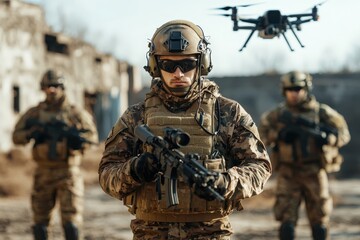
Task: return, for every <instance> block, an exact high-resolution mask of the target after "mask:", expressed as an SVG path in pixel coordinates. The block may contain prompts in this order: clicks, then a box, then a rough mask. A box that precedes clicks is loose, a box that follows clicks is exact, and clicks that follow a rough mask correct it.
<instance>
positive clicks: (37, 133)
mask: <svg viewBox="0 0 360 240" xmlns="http://www.w3.org/2000/svg"><path fill="white" fill-rule="evenodd" d="M47 138H48V135H47V134H46V133H45V131H44V128H42V127H38V126H36V127H32V128H31V130H30V133H29V135H28V139H29V140H30V139H34V140H35V143H37V144H38V143H43V142H45V140H46V139H47Z"/></svg>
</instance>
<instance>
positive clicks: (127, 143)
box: [99, 80, 271, 199]
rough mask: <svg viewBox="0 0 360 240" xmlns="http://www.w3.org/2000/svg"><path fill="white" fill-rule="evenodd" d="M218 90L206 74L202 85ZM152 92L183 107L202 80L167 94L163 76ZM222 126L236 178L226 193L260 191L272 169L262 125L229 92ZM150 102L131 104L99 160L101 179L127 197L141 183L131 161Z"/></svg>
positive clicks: (221, 145)
mask: <svg viewBox="0 0 360 240" xmlns="http://www.w3.org/2000/svg"><path fill="white" fill-rule="evenodd" d="M205 88H207V90H212V91H217V90H218V86H217V85H216V84H215V83H213V82H211V81H209V80H204V81H203V84H202V90H205ZM151 92H152V94H157V95H158V96H159V98H160V99H161V100H162V101H163V104H164V105H165V106H168V107H169V108H170V107H171V109H173V110H174V111H179V110H181V109H187V108H188V107H189V106H190V105H191V104H196V102H197V101H196V100H197V99H198V96H199V94H198V86H197V85H196V84H194V86H192V88H191V89H190V92H189V93H188V94H187V95H186V96H185V97H184V98H178V97H175V96H173V95H170V94H167V93H166V91H165V90H163V87H162V82H161V81H156V80H155V82H154V83H153V84H152V88H151ZM218 102H219V106H220V114H219V116H220V129H219V133H218V135H217V146H216V148H217V150H218V151H220V153H221V154H222V155H223V156H224V157H225V160H226V165H227V166H226V168H227V173H228V175H229V176H230V183H229V185H228V189H227V191H226V194H225V197H229V198H230V197H233V198H235V199H244V198H249V197H251V196H253V195H256V194H259V193H260V192H261V191H262V190H263V187H264V184H265V183H266V181H267V179H268V178H269V177H270V175H271V164H270V161H269V156H268V154H267V152H266V149H265V147H264V145H263V143H262V142H261V141H260V139H259V135H258V131H257V128H256V125H255V123H254V121H253V120H252V118H251V117H250V115H249V114H248V113H247V112H246V111H245V110H244V109H243V108H242V106H241V105H240V104H239V103H237V102H235V101H233V100H230V99H227V98H225V97H223V96H219V97H218ZM144 111H145V109H144V102H141V103H138V104H136V105H133V106H131V107H129V108H128V109H127V110H126V112H125V113H124V114H123V115H122V116H121V117H120V118H119V119H118V121H117V123H116V124H115V125H114V127H113V128H112V130H111V131H110V133H109V136H108V138H107V140H106V143H105V150H104V153H103V157H102V159H101V162H100V165H99V181H100V185H101V187H102V188H103V190H104V191H105V192H106V193H108V194H109V195H111V196H113V197H115V198H118V199H124V197H126V196H127V195H128V194H130V193H132V192H134V191H136V189H137V188H139V186H140V185H141V184H140V183H138V182H136V181H135V180H134V179H133V177H132V176H131V174H130V164H131V161H132V159H133V158H134V157H135V156H136V154H137V152H138V151H139V148H140V147H137V145H136V143H135V141H136V140H135V137H134V128H135V126H137V125H139V124H143V123H144Z"/></svg>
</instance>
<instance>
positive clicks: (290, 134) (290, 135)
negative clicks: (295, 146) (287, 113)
mask: <svg viewBox="0 0 360 240" xmlns="http://www.w3.org/2000/svg"><path fill="white" fill-rule="evenodd" d="M297 137H298V133H296V132H294V131H291V130H289V129H288V128H286V127H285V128H283V129H281V130H280V132H279V140H281V141H284V142H286V143H292V142H294V140H295V139H296V138H297Z"/></svg>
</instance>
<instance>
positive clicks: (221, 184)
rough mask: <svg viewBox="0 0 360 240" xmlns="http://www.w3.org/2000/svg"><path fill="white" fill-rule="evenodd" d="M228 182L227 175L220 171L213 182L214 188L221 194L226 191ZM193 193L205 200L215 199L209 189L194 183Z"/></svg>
mask: <svg viewBox="0 0 360 240" xmlns="http://www.w3.org/2000/svg"><path fill="white" fill-rule="evenodd" d="M228 183H229V180H228V177H227V175H225V174H223V173H220V174H219V178H218V179H217V180H216V181H215V183H214V186H213V187H214V190H215V191H216V192H218V193H219V194H220V195H221V196H223V195H224V194H225V192H226V187H227V185H228ZM195 194H196V195H197V196H198V197H200V198H202V199H205V200H207V201H213V200H215V199H216V196H215V195H214V193H212V192H211V191H209V190H208V189H207V188H206V187H204V186H200V185H197V184H195Z"/></svg>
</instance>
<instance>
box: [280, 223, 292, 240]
mask: <svg viewBox="0 0 360 240" xmlns="http://www.w3.org/2000/svg"><path fill="white" fill-rule="evenodd" d="M279 235H280V236H279V237H280V240H293V239H295V225H294V224H293V223H292V222H284V223H282V224H281V226H280V231H279Z"/></svg>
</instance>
